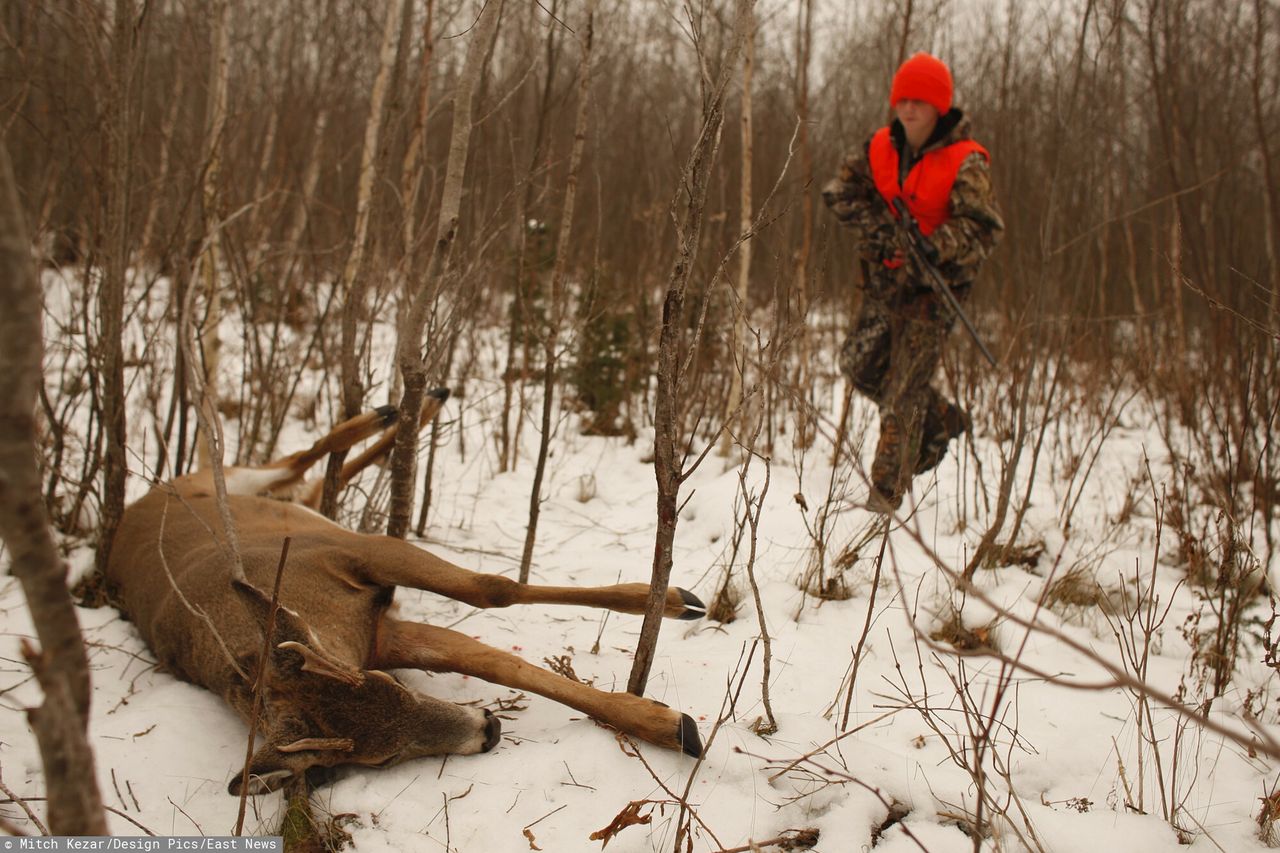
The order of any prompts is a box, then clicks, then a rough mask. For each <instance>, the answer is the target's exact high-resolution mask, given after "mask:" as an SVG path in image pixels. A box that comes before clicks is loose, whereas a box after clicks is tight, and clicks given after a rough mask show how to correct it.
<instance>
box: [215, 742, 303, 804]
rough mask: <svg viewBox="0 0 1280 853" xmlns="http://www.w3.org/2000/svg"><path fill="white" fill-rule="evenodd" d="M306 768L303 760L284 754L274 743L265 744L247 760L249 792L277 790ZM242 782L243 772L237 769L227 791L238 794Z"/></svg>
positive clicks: (263, 792)
mask: <svg viewBox="0 0 1280 853" xmlns="http://www.w3.org/2000/svg"><path fill="white" fill-rule="evenodd" d="M306 769H307V766H306V762H304V761H303V760H301V759H299V758H295V757H293V756H289V755H284V754H282V753H281V752H280V750H278V749H277V748H276V747H275V745H274V744H267V745H266V746H264V747H262V748H261V749H259V750H258V751H257V752H255V753H254V754H253V759H252V760H251V761H250V762H249V793H250V794H251V795H255V796H256V795H258V794H269V793H271V792H272V791H278V790H280V788H282V787H283V786H284V784H285V783H286V782H288V781H289V780H290V779H291V778H293V776H294V774H296V773H301V772H303V771H305V770H306ZM243 782H244V773H243V772H242V771H241V770H237V771H236V774H235V775H234V776H232V777H231V781H230V782H228V783H227V793H228V794H230V795H231V796H233V797H238V796H240V791H241V790H242V785H243Z"/></svg>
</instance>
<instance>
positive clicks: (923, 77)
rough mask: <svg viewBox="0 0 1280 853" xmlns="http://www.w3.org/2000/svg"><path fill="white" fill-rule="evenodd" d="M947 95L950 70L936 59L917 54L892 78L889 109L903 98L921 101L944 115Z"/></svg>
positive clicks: (949, 84)
mask: <svg viewBox="0 0 1280 853" xmlns="http://www.w3.org/2000/svg"><path fill="white" fill-rule="evenodd" d="M951 93H952V85H951V71H950V70H949V69H948V68H947V66H946V64H945V63H944V62H943V61H942V60H941V59H938V58H937V57H936V56H930V55H929V54H927V53H917V54H916V55H915V56H913V57H911V58H910V59H908V60H907V61H906V62H904V63H902V67H900V68H899V69H898V73H897V74H894V75H893V88H892V89H891V90H890V92H889V106H893V105H894V104H896V103H898V101H901V100H903V99H908V100H912V101H924V102H925V103H926V104H931V105H932V106H933V107H934V109H936V110H937V111H938V112H939V113H941V114H945V113H946V112H947V111H948V110H949V109H951Z"/></svg>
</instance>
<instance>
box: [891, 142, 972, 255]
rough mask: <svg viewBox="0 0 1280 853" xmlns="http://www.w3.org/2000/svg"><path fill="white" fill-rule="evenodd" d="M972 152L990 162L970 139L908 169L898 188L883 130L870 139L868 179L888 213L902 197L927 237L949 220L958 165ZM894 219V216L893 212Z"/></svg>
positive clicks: (895, 156)
mask: <svg viewBox="0 0 1280 853" xmlns="http://www.w3.org/2000/svg"><path fill="white" fill-rule="evenodd" d="M975 151H977V152H978V153H980V154H981V155H982V156H983V157H985V158H987V162H990V161H991V155H990V154H988V153H987V149H985V148H983V147H982V146H981V145H979V144H978V143H976V142H974V141H973V140H972V139H962V140H960V141H959V142H953V143H951V144H950V145H947V146H944V147H942V148H938V149H935V150H933V151H929V152H928V153H926V154H925V155H924V156H923V157H921V158H920V159H919V160H917V161H916V164H915V165H914V166H912V167H911V171H910V172H909V173H908V174H907V182H906V184H905V185H903V186H899V185H898V167H899V163H898V149H897V148H895V147H894V145H893V140H892V138H891V137H890V136H889V128H887V127H882V128H880V130H878V131H876V135H875V136H873V137H871V147H870V150H869V151H868V156H869V158H870V166H871V177H872V179H874V180H875V183H876V189H877V190H879V191H880V195H881V196H882V197H883V198H884V200H885V203H886V204H888V205H889V209H890V210H893V200H894V199H895V198H897V197H898V196H902V198H903V199H904V200H905V201H906V203H907V210H910V211H911V215H912V216H914V217H915V219H916V222H917V223H919V225H920V233H921V234H924V235H925V236H926V237H927V236H929V235H930V234H932V233H933V232H934V230H936V229H937V227H938V226H939V225H941V224H942V223H944V222H946V221H947V220H948V219H950V218H951V207H950V199H951V187H952V185H953V184H955V182H956V175H957V174H958V173H959V172H960V165H961V164H962V163H964V161H965V159H966V158H967V157H968V156H969V155H970V154H972V153H973V152H975ZM894 216H897V212H896V211H895V212H894ZM895 266H896V264H895Z"/></svg>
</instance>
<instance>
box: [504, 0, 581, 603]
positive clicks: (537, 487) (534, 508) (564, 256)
mask: <svg viewBox="0 0 1280 853" xmlns="http://www.w3.org/2000/svg"><path fill="white" fill-rule="evenodd" d="M595 14H596V0H587V9H586V12H585V15H586V24H585V26H584V27H583V30H582V35H581V44H582V58H581V60H580V61H579V65H578V117H577V119H576V120H575V121H574V127H573V149H572V151H571V152H570V153H569V174H568V176H567V177H566V179H565V190H564V207H563V209H562V210H561V212H560V233H559V235H558V236H557V238H556V260H555V266H554V267H553V268H552V270H551V282H550V286H549V287H548V288H547V290H548V293H547V328H546V330H545V331H544V333H543V340H542V354H543V363H542V424H541V427H542V434H541V438H540V440H539V441H538V461H537V462H536V463H535V464H534V468H533V486H532V489H531V491H530V494H529V524H528V526H527V528H526V529H525V537H524V550H523V552H522V553H521V555H520V583H528V581H529V567H530V566H531V565H532V563H533V545H534V542H535V541H536V540H537V538H538V516H539V514H540V513H541V511H542V480H543V477H544V476H545V475H546V471H547V454H548V453H549V452H550V450H551V413H552V411H553V409H554V405H553V403H554V397H555V389H556V377H557V372H558V371H557V363H558V361H559V348H560V327H561V325H562V322H563V315H564V301H565V295H564V283H565V281H564V280H565V272H566V270H567V268H568V266H569V252H570V249H571V243H572V240H573V211H574V203H575V202H576V201H577V197H578V173H579V172H580V171H581V169H582V151H583V149H584V148H585V147H586V142H587V104H588V102H589V100H590V98H589V95H590V91H591V41H592V38H593V36H594V31H593V28H594V22H595Z"/></svg>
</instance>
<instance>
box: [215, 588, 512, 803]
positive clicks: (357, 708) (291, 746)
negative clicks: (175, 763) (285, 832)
mask: <svg viewBox="0 0 1280 853" xmlns="http://www.w3.org/2000/svg"><path fill="white" fill-rule="evenodd" d="M233 583H234V586H235V588H236V590H237V592H239V593H240V598H241V600H242V601H243V602H244V603H245V605H246V606H247V607H248V609H249V610H250V612H251V613H252V614H253V615H254V617H255V619H256V620H257V621H258V623H259V624H260V625H261V626H262V627H263V630H264V631H265V630H267V628H266V623H267V621H268V618H269V612H270V607H271V605H270V601H269V600H268V599H267V597H266V596H265V595H264V594H263V593H262V591H261V590H259V589H258V588H257V587H255V586H253V585H252V584H249V583H246V582H244V581H234V582H233ZM272 636H273V648H272V649H271V653H270V655H269V656H268V660H267V662H266V666H267V671H266V673H265V676H264V678H263V688H262V689H263V690H264V691H265V693H264V701H263V714H262V728H263V732H264V734H265V739H266V743H265V744H263V746H261V747H260V748H259V749H258V750H257V751H256V752H255V753H254V754H253V757H252V759H251V760H250V763H249V779H250V781H249V793H251V794H259V793H264V792H267V791H274V790H276V789H277V788H279V787H280V786H281V785H283V784H284V783H285V782H286V781H287V780H288V779H289V778H290V777H292V776H294V775H296V774H298V773H304V772H306V771H307V770H309V769H310V768H313V767H332V766H335V765H339V764H363V765H369V766H378V767H382V766H387V765H391V764H397V763H399V762H401V761H406V760H408V759H411V758H420V757H423V756H428V755H441V754H444V753H459V754H464V755H466V754H472V753H477V752H488V751H489V750H490V749H492V748H493V747H494V745H495V744H497V742H498V738H499V736H500V735H501V733H502V726H501V723H500V722H499V721H498V719H497V718H496V717H494V716H493V715H492V714H491V713H489V712H488V711H486V710H483V709H476V708H467V707H464V706H462V705H456V704H454V703H452V702H445V701H443V700H440V699H433V698H431V697H429V696H422V695H420V694H418V693H415V692H414V691H412V690H410V689H409V688H407V687H405V686H404V685H403V684H401V683H400V682H399V681H397V680H396V679H394V678H392V677H391V676H390V675H388V674H387V673H385V672H381V671H379V670H369V669H357V668H355V667H352V666H350V665H348V664H346V663H344V662H343V661H341V660H339V659H337V658H336V657H334V656H333V655H331V654H329V653H328V652H327V651H325V649H324V648H323V647H322V646H321V644H320V643H319V641H318V640H317V639H316V637H315V635H314V633H313V632H312V631H311V630H310V629H309V628H308V627H307V626H306V624H304V623H303V621H302V620H301V618H299V616H298V614H296V613H294V612H293V611H291V610H289V609H288V608H285V607H280V608H278V610H277V613H276V620H275V627H274V631H273V632H272ZM241 779H242V777H241V775H239V774H237V775H236V776H235V778H233V779H232V781H231V783H230V784H229V785H228V790H229V791H230V793H232V794H234V795H238V794H239V793H240V788H241Z"/></svg>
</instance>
